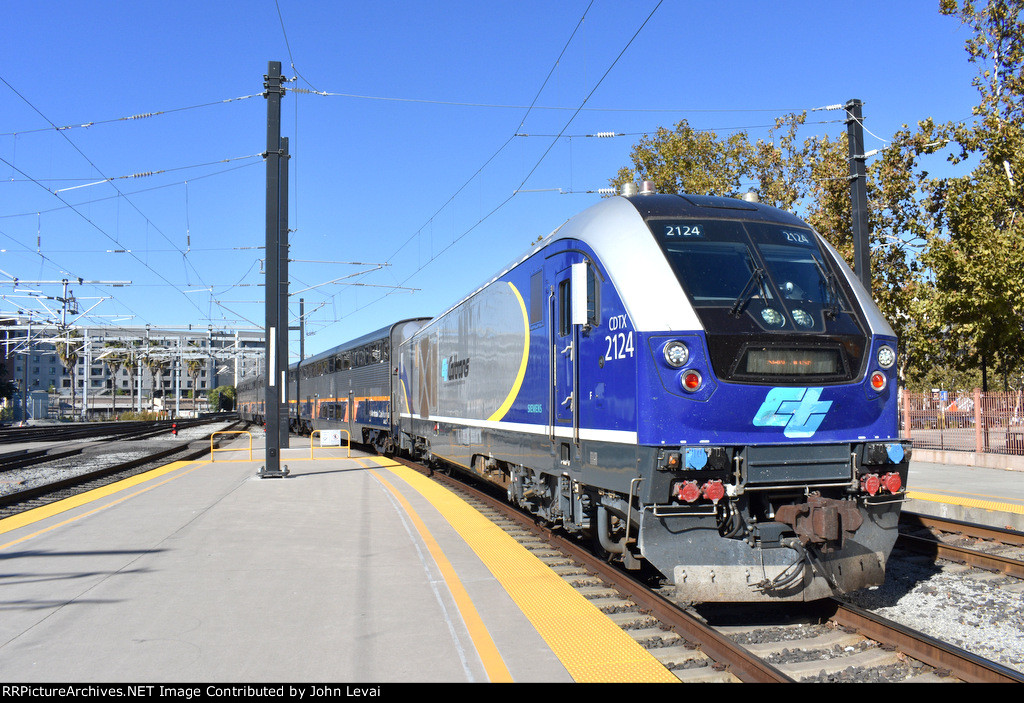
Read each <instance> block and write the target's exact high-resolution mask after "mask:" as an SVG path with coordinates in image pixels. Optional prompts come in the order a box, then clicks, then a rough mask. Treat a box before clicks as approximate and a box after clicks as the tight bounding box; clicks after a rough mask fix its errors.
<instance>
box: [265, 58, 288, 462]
mask: <svg viewBox="0 0 1024 703" xmlns="http://www.w3.org/2000/svg"><path fill="white" fill-rule="evenodd" d="M283 84H284V79H283V78H282V76H281V62H280V61H270V62H269V63H268V65H267V74H266V75H265V76H264V83H263V86H264V88H266V92H265V93H264V94H263V97H264V98H266V100H267V219H266V250H265V252H266V262H267V266H266V286H265V288H264V291H265V311H266V355H265V359H266V361H265V363H266V373H265V374H264V394H263V404H264V414H265V416H266V423H267V427H266V433H265V434H266V463H265V465H264V466H263V467H262V468H260V477H261V478H284V477H285V476H287V475H288V467H287V466H286V467H284V468H282V467H281V422H282V418H281V400H282V398H283V397H284V395H285V391H286V384H287V379H288V372H287V369H288V354H287V349H288V310H287V308H285V310H284V323H283V325H282V315H281V300H282V297H283V299H284V300H285V301H286V302H287V300H288V289H287V281H285V283H284V285H285V288H284V293H283V296H282V292H281V285H282V273H284V274H287V269H285V271H282V270H281V259H282V257H284V258H286V257H287V256H288V253H287V252H288V230H287V226H286V227H285V228H284V229H282V227H281V224H282V215H281V209H282V208H281V205H282V202H284V203H286V202H287V199H286V198H285V197H283V195H282V178H281V164H282V163H284V164H287V160H286V159H285V158H282V157H284V147H285V145H284V144H282V141H281V97H282V96H283V95H284V92H285V90H284V85H283ZM286 167H287V166H286ZM279 337H283V338H284V339H283V342H284V343H283V344H281V340H280V339H279ZM282 348H283V349H284V350H285V353H284V355H283V357H284V358H282V354H281V349H282ZM287 420H288V415H287V413H285V416H284V422H285V423H287Z"/></svg>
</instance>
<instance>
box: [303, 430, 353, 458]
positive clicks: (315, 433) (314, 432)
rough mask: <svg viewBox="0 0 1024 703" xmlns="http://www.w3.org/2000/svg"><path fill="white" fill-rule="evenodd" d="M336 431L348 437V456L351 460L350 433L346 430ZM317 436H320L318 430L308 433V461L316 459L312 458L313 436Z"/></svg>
mask: <svg viewBox="0 0 1024 703" xmlns="http://www.w3.org/2000/svg"><path fill="white" fill-rule="evenodd" d="M337 431H338V432H344V433H345V434H347V435H348V456H349V458H350V459H351V458H352V433H351V432H349V431H348V430H337ZM317 434H320V430H313V431H312V432H310V433H309V458H310V459H316V457H315V456H313V435H317ZM321 446H323V445H321ZM320 458H321V459H329V458H330V457H320Z"/></svg>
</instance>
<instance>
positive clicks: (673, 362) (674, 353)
mask: <svg viewBox="0 0 1024 703" xmlns="http://www.w3.org/2000/svg"><path fill="white" fill-rule="evenodd" d="M664 353H665V361H666V362H667V363H668V365H669V366H671V367H672V368H674V369H678V368H680V367H682V365H683V364H685V363H686V360H687V359H689V358H690V351H689V350H688V349H687V348H686V345H685V344H683V343H682V342H679V341H674V342H669V343H668V344H666V345H665V349H664Z"/></svg>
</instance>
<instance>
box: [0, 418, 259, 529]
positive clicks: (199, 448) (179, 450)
mask: <svg viewBox="0 0 1024 703" xmlns="http://www.w3.org/2000/svg"><path fill="white" fill-rule="evenodd" d="M217 421H218V420H206V421H196V422H195V423H193V426H195V425H196V424H208V423H210V422H217ZM242 424H243V423H242V422H240V421H235V422H233V423H231V424H230V425H229V426H228V428H227V429H232V428H235V427H237V426H239V425H242ZM217 431H222V430H217ZM166 432H167V430H166V429H160V430H155V429H153V428H152V427H149V428H145V429H144V431H143V432H142V433H134V434H130V436H129V437H128V439H136V438H142V437H146V436H150V435H151V434H154V433H156V434H166ZM120 439H125V437H120ZM217 444H218V446H219V442H218V443H217ZM78 451H80V450H78ZM209 452H210V436H209V435H207V436H206V437H205V438H202V439H195V440H192V441H190V442H184V443H182V444H179V445H175V446H171V447H163V448H161V449H159V450H156V451H152V452H146V453H145V454H144V455H143V456H139V457H135V458H132V459H130V460H127V461H121V462H114V463H107V464H105V465H104V466H102V467H98V468H94V469H90V470H86V471H83V472H81V473H77V474H75V475H74V476H70V477H67V478H64V479H61V480H58V481H52V482H49V483H45V484H43V485H38V486H34V487H32V488H26V489H22V490H18V491H13V492H10V493H7V494H6V495H3V496H0V519H2V518H5V517H10V516H11V515H16V514H17V513H20V512H24V511H26V510H31V509H33V508H36V507H39V506H41V505H46V504H49V503H52V502H55V501H58V500H63V499H64V498H67V497H70V496H73V495H77V494H79V493H84V492H85V491H89V490H92V489H94V488H97V487H100V486H104V485H107V484H110V483H113V482H115V481H120V480H122V479H124V478H128V477H130V476H134V475H136V474H138V473H142V472H144V471H148V470H150V469H152V468H153V465H154V464H158V463H167V462H169V461H190V460H193V459H198V458H199V457H201V456H204V455H206V454H209ZM74 453H76V452H74V451H72V452H63V453H59V454H57V455H53V454H51V455H46V454H38V453H37V454H36V455H35V456H32V457H31V458H30V459H29V460H30V461H32V460H34V461H35V462H36V463H37V464H39V465H43V464H45V463H46V462H49V461H53V460H54V459H55V458H57V457H64V456H67V455H70V454H74ZM28 454H29V455H31V454H33V453H32V452H28ZM11 458H12V459H13V458H15V457H11ZM21 468H24V466H22V467H21Z"/></svg>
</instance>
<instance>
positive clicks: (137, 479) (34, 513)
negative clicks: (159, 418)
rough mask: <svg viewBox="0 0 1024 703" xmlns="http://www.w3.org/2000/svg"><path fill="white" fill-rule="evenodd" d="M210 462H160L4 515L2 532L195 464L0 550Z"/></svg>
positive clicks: (1, 521) (0, 525)
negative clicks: (37, 505) (119, 479)
mask: <svg viewBox="0 0 1024 703" xmlns="http://www.w3.org/2000/svg"><path fill="white" fill-rule="evenodd" d="M209 463H210V462H209V461H201V462H194V461H174V462H171V463H170V464H167V465H165V466H161V467H160V468H157V469H153V470H152V471H147V472H146V473H143V474H139V475H137V476H132V477H131V478H126V479H124V480H123V481H118V482H117V483H112V484H110V485H109V486H103V487H101V488H95V489H93V490H91V491H86V492H85V493H81V494H79V495H77V496H72V497H70V498H65V499H64V500H58V501H57V502H55V503H50V504H49V505H43V506H40V507H38V508H33V509H32V510H26V511H25V512H23V513H18V514H17V515H12V516H11V517H9V518H4V519H3V520H0V534H4V533H5V532H10V531H11V530H16V529H18V528H19V527H25V526H26V525H31V524H32V523H35V522H38V521H40V520H45V519H46V518H48V517H53V516H54V515H59V514H60V513H63V512H66V511H68V510H72V509H73V508H77V507H79V506H82V505H85V504H87V503H91V502H93V501H95V500H99V499H101V498H104V497H106V496H109V495H113V494H114V493H118V492H120V491H123V490H125V489H128V488H132V487H133V486H137V485H139V484H140V483H145V482H147V481H152V480H153V479H154V478H159V477H160V476H163V475H164V474H168V473H170V472H172V471H176V470H177V469H180V468H182V467H185V466H190V465H194V466H193V468H191V469H189V470H188V471H183V472H181V473H179V474H177V475H175V476H171V477H170V478H167V479H165V480H163V481H160V482H158V483H154V484H151V485H148V486H146V487H145V488H142V489H140V490H138V491H134V492H132V493H128V494H126V495H123V496H121V497H120V498H118V499H117V500H114V501H112V502H110V503H106V504H104V505H101V506H99V507H98V508H93V509H92V510H90V511H88V512H85V513H81V514H80V515H76V516H75V517H73V518H70V519H68V520H64V521H63V522H59V523H56V524H54V525H50V526H49V527H46V528H44V529H42V530H39V531H37V532H33V533H32V534H30V535H25V536H24V537H21V538H20V539H16V540H14V541H12V542H7V543H6V544H0V550H3V549H6V548H7V547H10V546H12V545H15V544H18V543H20V542H24V541H25V540H28V539H31V538H33V537H35V536H36V535H40V534H43V533H44V532H49V531H50V530H53V529H56V528H58V527H60V526H62V525H67V524H69V523H71V522H74V521H76V520H80V519H82V518H83V517H86V516H88V515H92V514H93V513H97V512H99V511H100V510H104V509H106V508H109V507H110V506H112V505H117V504H118V503H121V502H123V501H126V500H128V499H129V498H132V497H134V496H137V495H139V494H140V493H145V492H146V491H148V490H151V489H153V488H156V487H157V486H162V485H164V484H165V483H167V482H169V481H173V480H175V479H177V478H181V477H182V476H184V475H186V474H189V473H192V472H193V471H195V470H196V469H198V468H199V467H201V466H206V465H207V464H209Z"/></svg>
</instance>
